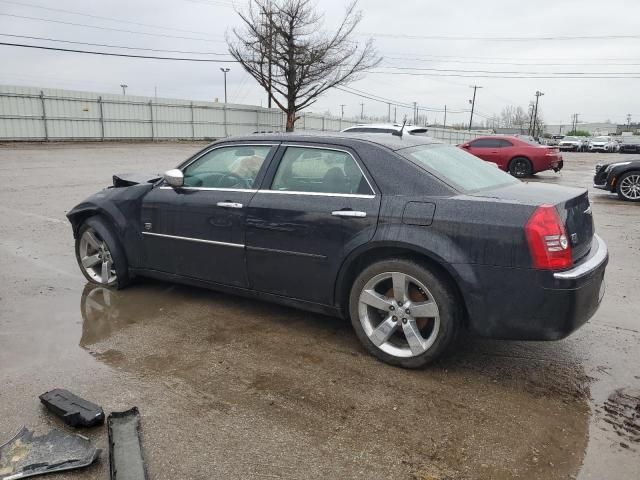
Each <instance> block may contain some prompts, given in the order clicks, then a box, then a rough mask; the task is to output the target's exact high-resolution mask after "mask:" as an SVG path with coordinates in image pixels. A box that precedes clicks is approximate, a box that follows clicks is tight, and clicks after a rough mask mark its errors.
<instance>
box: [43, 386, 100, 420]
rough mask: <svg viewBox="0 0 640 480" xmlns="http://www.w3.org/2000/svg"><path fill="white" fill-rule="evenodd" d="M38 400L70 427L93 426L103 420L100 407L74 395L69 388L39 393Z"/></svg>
mask: <svg viewBox="0 0 640 480" xmlns="http://www.w3.org/2000/svg"><path fill="white" fill-rule="evenodd" d="M40 401H41V402H42V403H43V404H44V406H45V407H47V410H49V411H50V412H53V413H54V414H55V415H57V416H58V417H60V418H61V419H62V420H63V421H64V423H66V424H67V425H69V426H71V427H93V426H94V425H101V424H102V423H103V422H104V411H103V410H102V407H100V406H98V405H96V404H95V403H91V402H89V401H87V400H85V399H83V398H80V397H78V396H77V395H74V394H73V393H71V392H70V391H69V390H64V389H62V388H56V389H54V390H51V391H49V392H46V393H43V394H42V395H40Z"/></svg>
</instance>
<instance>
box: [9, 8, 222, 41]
mask: <svg viewBox="0 0 640 480" xmlns="http://www.w3.org/2000/svg"><path fill="white" fill-rule="evenodd" d="M0 15H2V16H3V17H13V18H21V19H26V20H37V21H40V22H50V23H59V24H62V25H71V26H74V27H86V28H96V29H98V30H110V31H113V32H124V33H133V34H135V35H147V36H150V37H164V38H178V39H181V40H196V41H199V42H217V43H225V40H213V39H207V38H196V37H181V36H178V35H167V34H162V33H149V32H138V31H135V30H125V29H122V28H112V27H100V26H97V25H87V24H85V23H74V22H64V21H62V20H52V19H50V18H40V17H29V16H26V15H14V14H12V13H0Z"/></svg>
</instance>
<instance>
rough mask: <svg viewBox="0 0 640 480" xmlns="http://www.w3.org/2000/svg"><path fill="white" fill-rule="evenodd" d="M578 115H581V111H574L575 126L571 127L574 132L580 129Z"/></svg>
mask: <svg viewBox="0 0 640 480" xmlns="http://www.w3.org/2000/svg"><path fill="white" fill-rule="evenodd" d="M578 115H580V114H579V113H574V114H573V118H572V120H573V128H572V129H571V132H572V133H575V132H576V130H578Z"/></svg>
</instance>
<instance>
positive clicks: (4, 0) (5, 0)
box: [0, 0, 209, 35]
mask: <svg viewBox="0 0 640 480" xmlns="http://www.w3.org/2000/svg"><path fill="white" fill-rule="evenodd" d="M0 3H7V4H10V5H19V6H21V7H28V8H37V9H40V10H48V11H51V12H60V13H68V14H71V15H78V16H81V17H89V18H96V19H98V20H108V21H110V22H118V23H126V24H129V25H137V26H139V27H151V28H161V29H163V30H173V31H176V32H183V33H195V34H202V35H209V32H198V31H194V30H183V29H181V28H175V27H167V26H166V25H154V24H152V23H139V22H132V21H131V20H122V19H119V18H114V17H103V16H100V15H93V14H90V13H82V12H75V11H73V10H64V9H62V8H52V7H45V6H43V5H36V4H34V3H26V2H15V1H13V0H0Z"/></svg>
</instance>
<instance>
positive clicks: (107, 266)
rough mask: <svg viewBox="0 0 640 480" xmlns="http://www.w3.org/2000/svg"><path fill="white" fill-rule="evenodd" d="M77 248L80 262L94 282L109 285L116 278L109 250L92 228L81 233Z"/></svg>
mask: <svg viewBox="0 0 640 480" xmlns="http://www.w3.org/2000/svg"><path fill="white" fill-rule="evenodd" d="M78 250H79V257H80V264H81V265H82V268H83V269H84V271H85V273H86V274H87V275H88V276H89V277H90V278H91V279H92V280H93V281H94V282H96V283H100V284H102V285H109V284H111V283H113V282H114V281H115V280H116V279H117V275H116V270H115V265H114V263H113V257H112V256H111V251H110V250H109V247H108V246H107V243H106V242H105V241H104V240H103V239H102V238H101V237H100V235H98V233H97V232H96V231H95V230H94V229H93V228H87V229H86V230H85V231H84V232H83V233H82V236H81V237H80V245H79V249H78Z"/></svg>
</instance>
